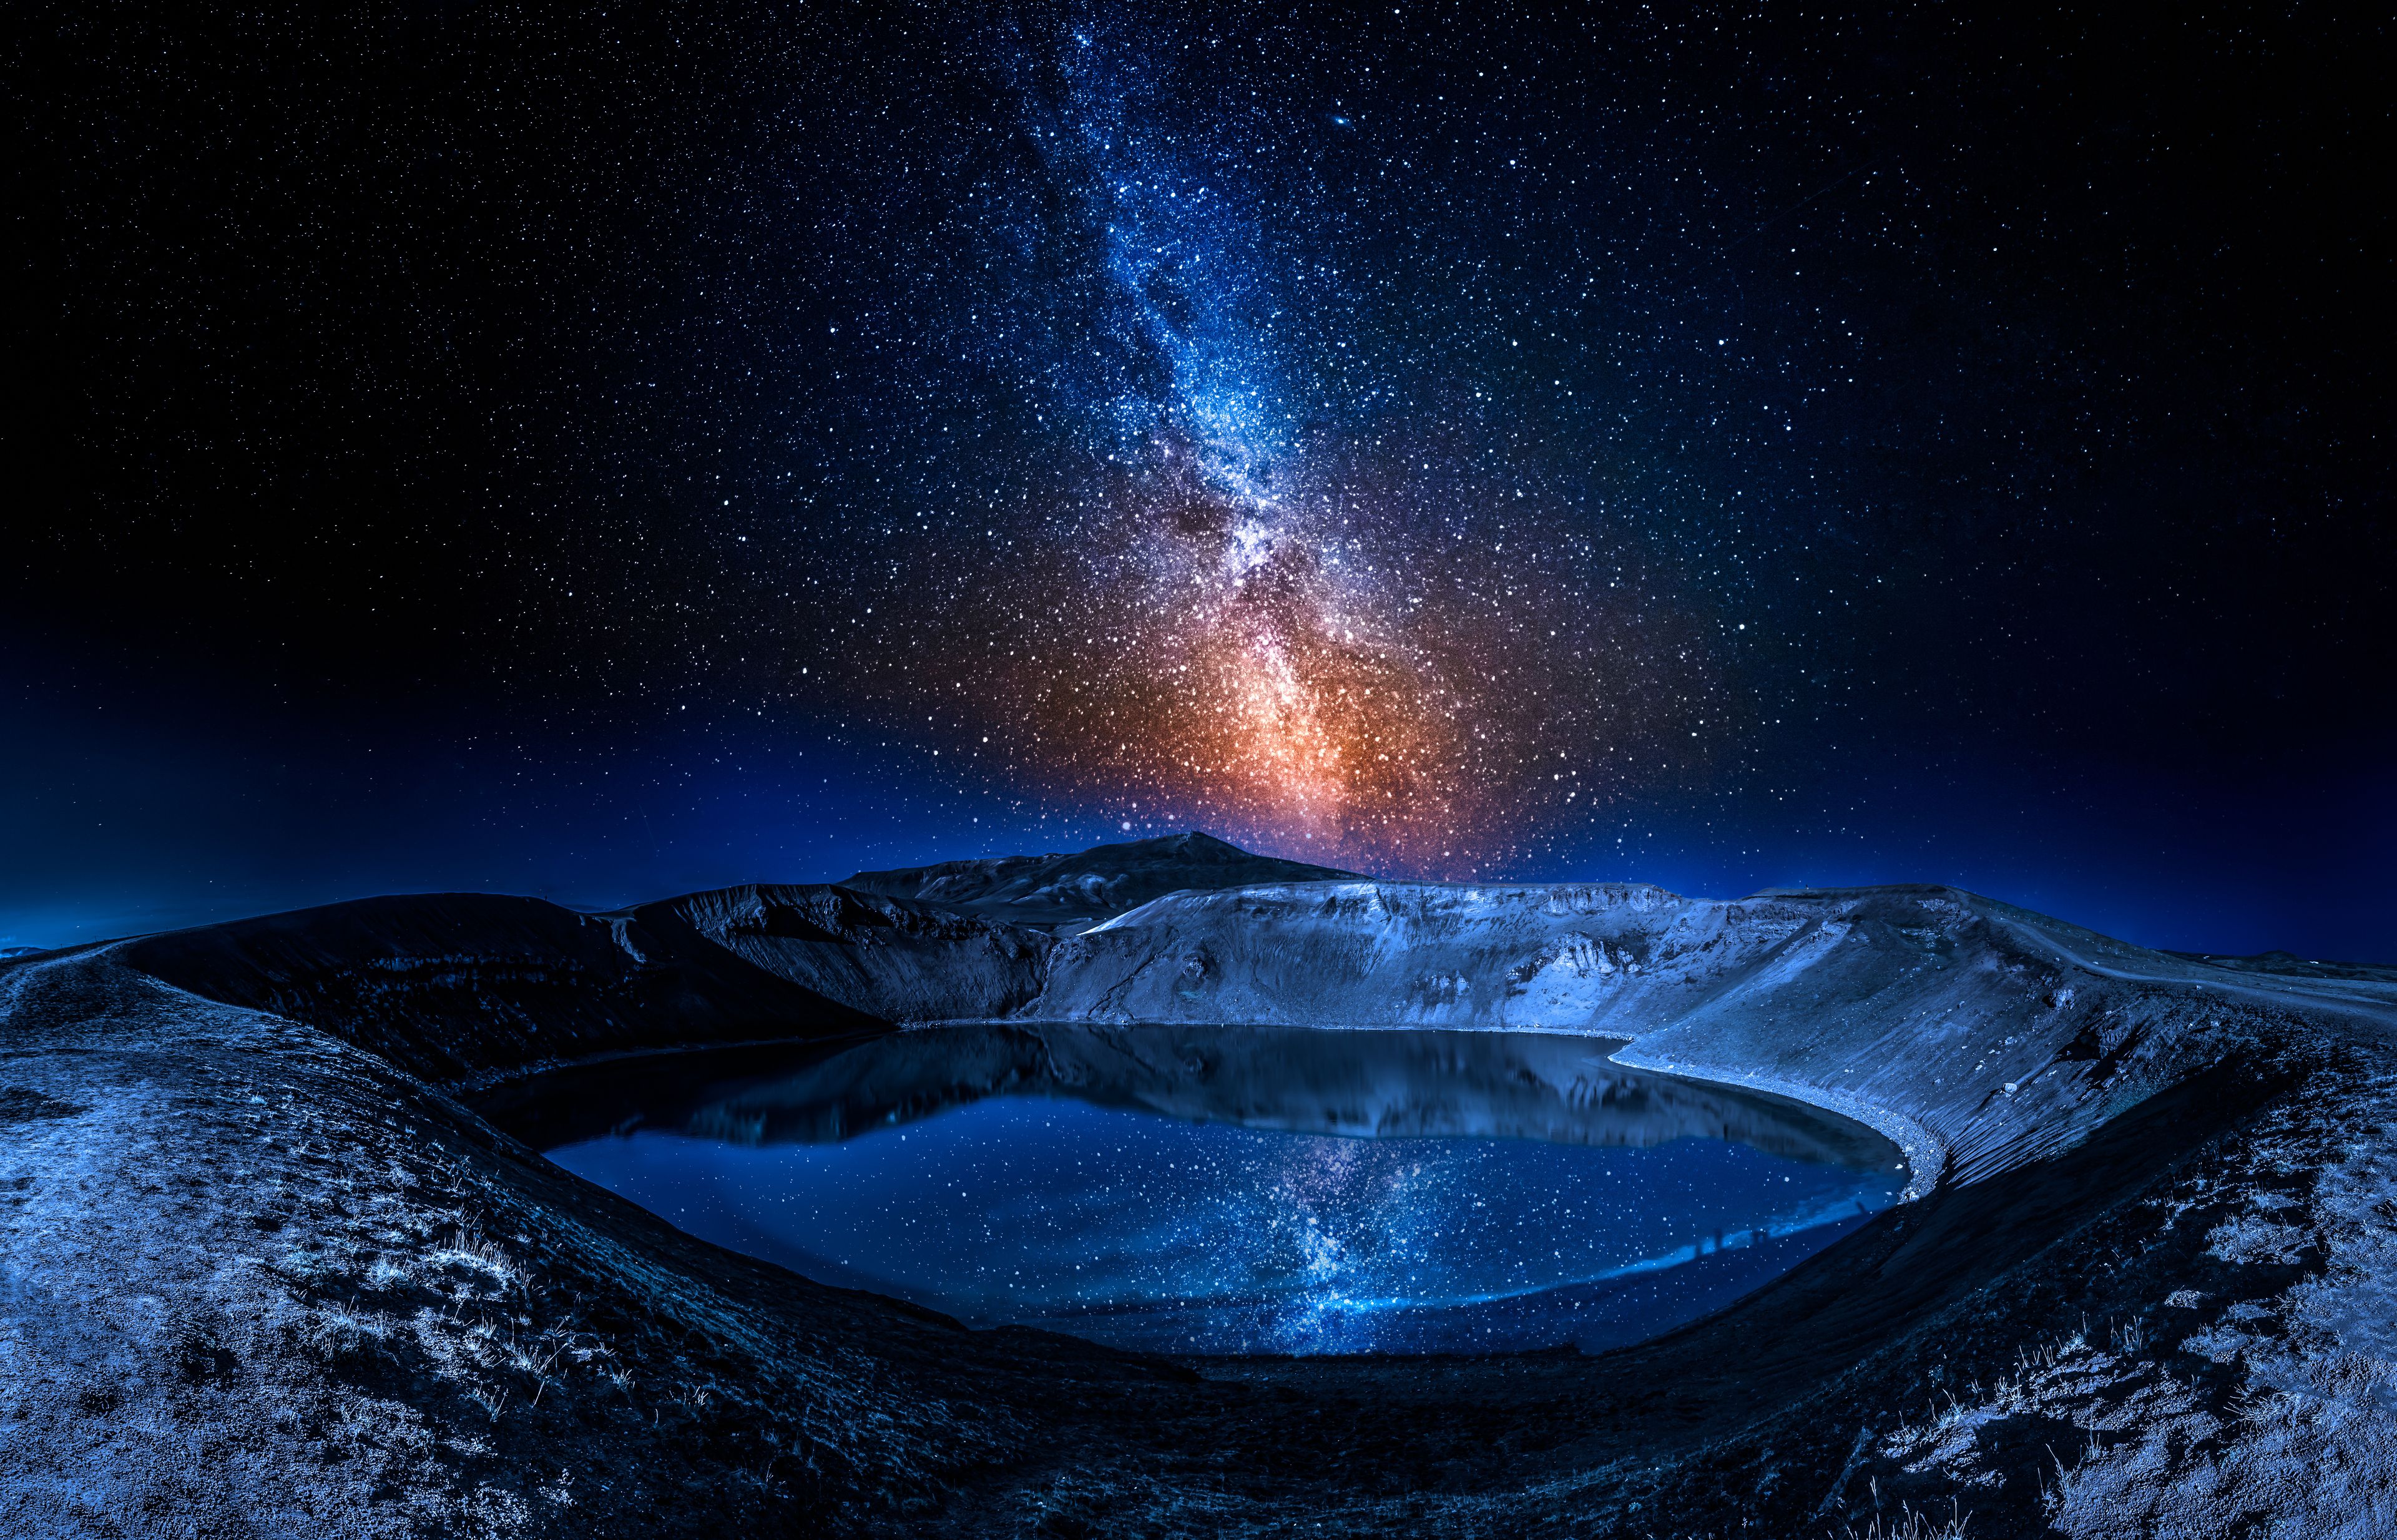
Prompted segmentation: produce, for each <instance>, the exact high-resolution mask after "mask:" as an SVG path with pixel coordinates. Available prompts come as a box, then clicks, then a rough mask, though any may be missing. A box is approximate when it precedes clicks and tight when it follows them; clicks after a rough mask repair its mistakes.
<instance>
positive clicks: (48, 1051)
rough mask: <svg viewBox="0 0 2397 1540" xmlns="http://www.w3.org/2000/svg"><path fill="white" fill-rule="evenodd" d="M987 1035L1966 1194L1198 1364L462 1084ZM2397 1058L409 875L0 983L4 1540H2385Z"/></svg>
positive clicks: (1517, 938)
mask: <svg viewBox="0 0 2397 1540" xmlns="http://www.w3.org/2000/svg"><path fill="white" fill-rule="evenodd" d="M852 903H856V904H864V908H863V909H852V908H850V904H852ZM878 904H896V906H895V907H893V908H891V909H883V908H879V907H877V905H878ZM487 905H488V906H489V907H485V906H487ZM952 926H962V927H964V928H963V929H957V930H951V929H948V928H949V927H952ZM976 927H979V929H977V928H976ZM1601 964H1602V965H1603V966H1601ZM951 1004H957V1005H960V1006H962V1007H963V1008H962V1009H956V1010H945V1009H944V1010H942V1013H944V1014H957V1015H995V1014H1004V1013H1007V1012H1010V1011H1015V1012H1024V1013H1030V1014H1034V1015H1038V1016H1050V1017H1057V1018H1071V1019H1092V1018H1108V1017H1110V1016H1113V1017H1133V1016H1138V1017H1152V1016H1160V1015H1161V1016H1164V1017H1167V1018H1169V1019H1172V1018H1176V1017H1178V1018H1179V1019H1185V1020H1197V1019H1201V1018H1202V1017H1203V1018H1205V1019H1212V1020H1222V1019H1226V1018H1227V1017H1228V1018H1229V1019H1235V1020H1239V1019H1246V1020H1255V1021H1268V1020H1270V1021H1302V1020H1304V1021H1312V1022H1318V1023H1322V1022H1335V1023H1336V1022H1343V1021H1345V1022H1350V1023H1359V1022H1382V1023H1388V1022H1396V1021H1437V1022H1440V1023H1442V1024H1451V1025H1475V1024H1489V1025H1496V1024H1507V1025H1512V1026H1517V1027H1522V1026H1546V1027H1549V1028H1551V1029H1555V1030H1565V1031H1580V1032H1593V1031H1602V1032H1605V1033H1607V1034H1610V1035H1613V1036H1618V1037H1626V1038H1633V1039H1635V1040H1634V1041H1633V1042H1632V1043H1631V1045H1630V1046H1629V1047H1628V1048H1627V1049H1625V1050H1623V1051H1622V1052H1621V1054H1620V1056H1621V1057H1623V1058H1625V1059H1627V1060H1634V1061H1636V1062H1639V1063H1641V1064H1647V1065H1669V1066H1671V1067H1673V1068H1676V1069H1680V1070H1684V1071H1689V1072H1693V1073H1697V1074H1700V1075H1703V1076H1711V1077H1718V1078H1727V1079H1735V1080H1740V1081H1743V1082H1746V1083H1749V1084H1753V1085H1757V1086H1759V1087H1762V1088H1766V1089H1771V1090H1775V1091H1780V1092H1782V1093H1784V1094H1789V1095H1794V1096H1798V1097H1800V1098H1801V1099H1806V1100H1812V1101H1815V1102H1818V1103H1821V1104H1823V1105H1830V1106H1833V1107H1835V1108H1837V1109H1839V1110H1842V1111H1846V1112H1849V1113H1850V1114H1851V1115H1854V1116H1858V1117H1862V1118H1868V1119H1878V1120H1880V1121H1881V1123H1882V1124H1883V1126H1884V1127H1885V1128H1886V1129H1890V1130H1895V1131H1897V1132H1901V1133H1902V1134H1904V1136H1905V1137H1906V1138H1907V1139H1908V1140H1910V1141H1912V1142H1913V1148H1914V1150H1915V1152H1916V1155H1917V1158H1918V1161H1919V1162H1920V1164H1919V1170H1920V1171H1921V1172H1922V1174H1923V1175H1924V1176H1925V1177H1926V1178H1935V1180H1927V1181H1926V1183H1925V1186H1926V1189H1927V1190H1925V1191H1924V1192H1923V1193H1922V1196H1921V1197H1920V1198H1919V1199H1917V1200H1916V1201H1914V1202H1911V1203H1908V1204H1905V1205H1902V1206H1901V1207H1900V1208H1898V1209H1896V1210H1894V1211H1892V1212H1889V1213H1886V1214H1884V1215H1881V1216H1880V1217H1879V1218H1877V1219H1876V1220H1874V1221H1873V1222H1871V1223H1869V1224H1868V1225H1864V1226H1862V1227H1861V1228H1860V1229H1858V1230H1857V1231H1856V1232H1855V1233H1854V1234H1852V1235H1850V1236H1849V1237H1847V1238H1846V1239H1842V1240H1841V1241H1840V1242H1838V1243H1837V1244H1835V1245H1833V1246H1832V1247H1830V1248H1828V1250H1826V1251H1825V1252H1821V1253H1820V1254H1818V1255H1817V1256H1816V1257H1814V1259H1813V1260H1812V1261H1810V1262H1808V1263H1807V1264H1805V1265H1802V1266H1801V1267H1800V1268H1799V1269H1798V1270H1797V1271H1795V1272H1793V1273H1791V1274H1789V1275H1788V1276H1787V1277H1785V1278H1783V1279H1779V1280H1778V1281H1776V1282H1774V1283H1773V1284H1771V1285H1769V1286H1767V1287H1766V1288H1764V1289H1762V1290H1761V1291H1759V1292H1756V1293H1753V1294H1751V1295H1749V1296H1748V1298H1746V1299H1744V1300H1742V1301H1740V1302H1739V1303H1737V1304H1736V1305H1734V1306H1731V1307H1730V1308H1728V1309H1727V1310H1725V1311H1723V1312H1721V1313H1720V1314H1718V1315H1716V1316H1714V1317H1712V1318H1710V1319H1707V1320H1705V1321H1701V1322H1698V1323H1696V1324H1694V1325H1693V1326H1690V1327H1687V1328H1684V1329H1682V1330H1681V1331H1680V1332H1675V1333H1673V1334H1672V1335H1670V1336H1667V1337H1665V1338H1661V1339H1658V1340H1656V1341H1654V1342H1650V1343H1646V1344H1642V1345H1640V1346H1636V1347H1633V1348H1628V1349H1625V1350H1623V1351H1620V1352H1616V1353H1611V1354H1607V1355H1604V1356H1602V1357H1599V1358H1595V1359H1580V1358H1576V1357H1573V1356H1571V1355H1534V1356H1531V1357H1527V1358H1513V1359H1477V1358H1457V1359H1434V1360H1392V1359H1341V1360H1253V1359H1252V1360H1230V1361H1205V1362H1193V1363H1189V1364H1183V1365H1176V1364H1169V1363H1162V1362H1158V1361H1156V1360H1152V1359H1141V1358H1138V1357H1135V1356H1132V1355H1125V1354H1118V1353H1111V1352H1107V1351H1105V1350H1102V1349H1099V1348H1096V1347H1093V1346H1089V1345H1086V1344H1081V1343H1078V1342H1075V1341H1072V1340H1070V1339H1065V1338H1057V1337H1051V1336H1044V1335H1041V1334H1038V1333H1033V1332H967V1331H964V1330H962V1329H960V1328H958V1327H957V1325H956V1324H955V1323H953V1322H949V1321H946V1320H944V1319H941V1318H938V1317H934V1316H931V1315H929V1314H927V1313H925V1312H922V1311H919V1310H913V1309H910V1308H908V1307H906V1306H900V1305H897V1304H895V1303H892V1302H890V1301H884V1300H879V1299H876V1298H873V1297H870V1296H864V1295H857V1294H852V1293H844V1292H839V1291H836V1290H832V1289H827V1288H824V1287H821V1286H819V1285H816V1284H813V1283H810V1282H809V1281H807V1280H805V1279H798V1278H796V1277H794V1276H792V1275H790V1274H787V1273H783V1272H781V1271H779V1270H777V1269H775V1268H772V1267H770V1266H767V1265H761V1264H757V1263H754V1262H750V1261H747V1260H745V1259H743V1258H740V1257H737V1256H733V1255H730V1254H729V1253H726V1252H721V1251H718V1250H716V1249H714V1248H712V1247H708V1246H705V1245H703V1244H700V1243H698V1242H695V1241H693V1240H691V1239H689V1238H686V1237H683V1236H681V1235H680V1234H678V1233H677V1232H676V1231H675V1230H673V1229H672V1228H671V1227H670V1226H668V1225H665V1224H664V1223H663V1222H662V1221H660V1220H659V1219H657V1218H655V1217H653V1216H651V1215H649V1214H647V1213H644V1212H639V1211H637V1210H635V1209H632V1208H630V1207H628V1206H627V1205H625V1204H623V1203H622V1202H620V1201H618V1200H616V1199H613V1198H611V1197H609V1195H607V1194H605V1193H602V1192H599V1191H597V1190H596V1189H595V1188H592V1187H590V1186H588V1185H584V1184H582V1183H580V1182H577V1181H575V1180H573V1179H572V1178H570V1177H568V1176H567V1175H566V1174H565V1173H563V1172H559V1171H558V1170H556V1168H555V1167H552V1166H550V1165H549V1164H548V1163H547V1162H545V1161H543V1160H542V1159H541V1158H539V1157H538V1156H535V1155H533V1154H532V1153H531V1152H530V1151H529V1150H527V1149H525V1148H524V1147H523V1146H521V1145H516V1143H515V1142H514V1141H512V1140H510V1139H508V1138H506V1137H505V1136H503V1135H501V1134H499V1133H497V1132H495V1131H494V1130H492V1129H491V1128H490V1127H489V1125H488V1124H486V1123H485V1122H483V1121H482V1120H481V1119H480V1118H476V1117H475V1116H474V1115H473V1114H472V1113H471V1112H469V1111H468V1110H467V1109H466V1108H464V1107H463V1106H462V1105H460V1104H459V1103H458V1102H457V1101H456V1100H454V1099H453V1096H452V1094H451V1092H452V1091H454V1090H456V1089H458V1088H462V1087H464V1086H467V1085H470V1084H477V1083H484V1082H488V1081H489V1080H490V1079H491V1078H493V1077H495V1076H502V1075H505V1074H508V1073H510V1072H512V1071H515V1070H518V1069H522V1068H527V1067H531V1066H533V1065H540V1064H544V1063H551V1062H556V1061H557V1060H560V1059H570V1058H577V1057H587V1056H590V1055H592V1054H595V1053H623V1052H632V1051H642V1050H646V1049H652V1048H663V1047H668V1046H676V1045H682V1044H690V1043H695V1042H707V1041H714V1042H722V1041H736V1040H741V1039H743V1038H749V1037H752V1036H757V1037H764V1036H794V1035H797V1036H805V1035H810V1034H824V1033H834V1032H845V1031H849V1030H853V1029H856V1028H858V1027H859V1026H861V1025H867V1024H871V1023H872V1022H873V1020H874V1019H875V1018H877V1016H882V1017H888V1016H891V1015H896V1014H906V1013H910V1012H914V1011H928V1012H929V1011H931V1010H934V1009H940V1008H944V1007H946V1006H949V1005H951ZM2392 1020H2397V990H2392V989H2391V988H2390V986H2389V985H2388V984H2385V983H2382V982H2381V981H2378V980H2376V979H2373V978H2371V977H2369V976H2361V977H2328V976H2309V977H2297V978H2292V977H2286V976H2283V975H2279V974H2275V973H2272V972H2270V971H2259V970H2255V969H2249V970H2245V971H2233V970H2225V969H2218V968H2213V967H2210V966H2208V965H2207V964H2204V963H2203V962H2197V961H2190V960H2188V959H2182V958H2170V957H2160V955H2158V954H2154V953H2146V952H2140V951H2138V950H2137V949H2135V948H2128V947H2122V946H2121V945H2120V944H2115V943H2111V942H2109V941H2107V940H2105V939H2104V938H2102V937H2096V936H2093V935H2091V934H2090V933H2088V932H2086V931H2079V930H2076V929H2075V928H2072V927H2069V926H2065V925H2061V924H2058V923H2056V922H2054V921H2049V920H2045V919H2042V918H2041V917H2036V916H2030V915H2026V914H2024V913H2022V912H2021V911H2017V910H2012V909H2008V908H2006V907H2005V906H2003V905H1997V904H1989V903H1988V902H1987V901H1984V900H1980V899H1976V898H1974V897H1972V896H1971V895H1965V894H1959V893H1954V892H1951V891H1946V890H1933V889H1920V890H1871V891H1855V892H1838V893H1808V894H1784V895H1762V896H1760V897H1759V898H1756V899H1753V900H1748V901H1742V902H1741V903H1740V904H1706V903H1703V902H1701V901H1691V900H1682V899H1678V898H1675V897H1674V896H1673V895H1670V894H1663V893H1660V892H1658V891H1655V890H1653V889H1633V888H1610V887H1584V888H1572V889H1564V888H1558V889H1537V890H1534V889H1505V890H1493V889H1481V890H1441V889H1422V888H1414V887H1408V886H1404V885H1390V884H1374V885H1360V884H1355V883H1327V884H1319V885H1318V884H1309V885H1298V886H1292V887H1284V888H1272V889H1265V890H1252V891H1247V892H1237V891H1236V892H1226V893H1216V894H1212V895H1197V896H1188V895H1185V897H1181V898H1166V899H1162V900H1159V901H1158V902H1156V903H1153V904H1148V905H1146V906H1144V908H1142V909H1141V910H1137V911H1134V912H1133V913H1132V914H1130V915H1126V916H1123V917H1119V918H1118V920H1117V921H1116V922H1115V923H1114V924H1112V925H1109V926H1105V927H1101V928H1100V929H1098V930H1096V931H1091V933H1089V934H1087V935H1085V936H1083V937H1080V938H1078V939H1075V940H1070V941H1066V942H1065V943H1062V944H1057V945H1056V946H1055V947H1054V948H1053V949H1052V948H1051V946H1050V945H1049V944H1048V942H1047V941H1046V939H1045V938H1032V939H1026V935H1025V933H1024V932H1022V931H1015V930H1013V929H1011V928H1007V927H994V926H991V925H989V924H988V922H987V921H985V920H982V919H977V918H975V917H971V916H960V915H957V914H955V913H940V912H936V911H932V910H928V909H924V908H921V907H913V906H909V905H906V904H904V903H899V902H898V901H892V900H889V899H887V898H881V899H874V900H872V902H868V900H867V898H866V897H864V896H861V895H854V894H851V895H848V896H846V897H843V896H840V895H837V894H836V893H832V892H829V891H824V890H771V889H758V890H733V891H729V892H727V893H723V894H716V895H697V896H696V897H694V898H692V899H688V900H679V901H673V902H670V903H668V904H654V905H644V906H641V907H640V908H637V909H634V910H629V911H625V912H624V913H623V914H620V915H615V916H604V917H582V916H575V915H572V914H569V912H567V911H564V910H557V909H554V908H552V907H551V906H549V905H544V904H534V903H532V902H531V901H510V900H468V899H430V900H428V899H410V900H383V901H374V902H373V903H371V904H364V905H340V906H335V907H334V908H333V909H329V910H320V911H313V912H309V913H308V914H305V915H301V916H291V917H276V918H274V919H270V920H261V921H251V922H246V923H245V924H244V925H242V926H229V927H214V928H208V929H207V930H204V931H189V932H181V933H180V934H177V935H173V936H163V937H154V938H148V939H146V940H143V941H140V942H132V943H123V944H114V945H111V946H103V947H96V948H88V949H85V950H83V951H80V952H77V953H73V954H57V955H48V956H43V957H33V958H27V959H20V960H16V961H13V962H0V1054H5V1056H6V1057H5V1059H0V1291H5V1305H0V1470H6V1471H7V1473H8V1476H7V1480H6V1482H5V1483H0V1533H10V1534H26V1535H35V1534H38V1535H58V1534H114V1533H147V1532H155V1533H293V1534H317V1533H343V1534H356V1535H391V1536H399V1535H423V1534H525V1535H561V1536H562V1535H569V1534H570V1535H574V1536H578V1537H579V1536H608V1535H623V1536H634V1535H658V1534H690V1535H702V1534H706V1535H713V1534H718V1533H727V1532H730V1531H738V1532H741V1533H757V1534H794V1535H797V1534H808V1535H816V1534H828V1533H941V1534H957V1535H984V1534H992V1533H1045V1534H1061V1535H1071V1534H1097V1533H1110V1534H1112V1533H1156V1534H1189V1535H1198V1534H1239V1533H1306V1534H1309V1535H1315V1534H1333V1535H1336V1534H1356V1535H1365V1534H1388V1533H1453V1534H1468V1533H1471V1534H1500V1533H1503V1534H1509V1535H1513V1534H1560V1535H1562V1534H1573V1535H1589V1534H1621V1535H1645V1534H1652V1533H1653V1534H1666V1533H1673V1534H1683V1535H1701V1534H1711V1535H1717V1536H1724V1535H1732V1534H1740V1533H1765V1534H1791V1535H1838V1534H1841V1533H1845V1532H1847V1531H1849V1530H1851V1529H1853V1530H1854V1531H1855V1532H1858V1533H1862V1532H1864V1531H1865V1530H1866V1529H1867V1526H1868V1525H1869V1524H1871V1523H1873V1522H1874V1521H1875V1520H1876V1519H1878V1520H1879V1521H1880V1522H1881V1526H1882V1532H1883V1533H1887V1532H1888V1530H1889V1529H1890V1528H1891V1527H1892V1526H1893V1524H1895V1522H1897V1521H1898V1520H1899V1518H1900V1505H1901V1504H1904V1505H1910V1506H1911V1507H1913V1508H1914V1509H1916V1510H1918V1511H1926V1510H1927V1511H1929V1512H1931V1513H1933V1514H1935V1516H1937V1517H1939V1518H1941V1519H1945V1518H1947V1517H1948V1515H1949V1513H1950V1512H1951V1504H1952V1505H1953V1507H1952V1511H1954V1512H1956V1513H1959V1514H1962V1515H1964V1516H1967V1517H1968V1518H1969V1520H1970V1533H1973V1534H1975V1535H1976V1536H2004V1535H2031V1534H2045V1533H2071V1534H2086V1535H2093V1536H2094V1535H2114V1534H2122V1533H2150V1534H2174V1535H2179V1534H2187V1535H2201V1534H2203V1535H2212V1534H2224V1533H2272V1532H2278V1533H2305V1534H2310V1535H2311V1534H2344V1535H2357V1536H2362V1535H2368V1534H2377V1533H2391V1532H2397V1511H2392V1509H2391V1493H2392V1492H2397V1437H2392V1429H2391V1423H2390V1406H2391V1405H2392V1403H2397V1373H2392V1368H2391V1366H2392V1363H2397V1343H2392V1341H2391V1333H2392V1330H2397V1329H2392V1328H2391V1326H2390V1320H2391V1319H2392V1317H2397V1311H2392V1308H2391V1306H2390V1289H2391V1287H2392V1283H2391V1280H2392V1279H2397V1222H2393V1221H2392V1215H2397V1191H2392V1178H2397V1142H2393V1141H2392V1135H2391V1125H2392V1123H2397V1075H2392V1073H2391V1071H2392V1067H2397V1066H2392V1063H2391V1056H2390V1050H2389V1044H2388V1032H2389V1029H2390V1024H2391V1023H2392ZM1036 1036H1037V1033H1036ZM2010 1086H2011V1088H2012V1089H2011V1090H2009V1089H2008V1088H2009V1087H2010Z"/></svg>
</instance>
